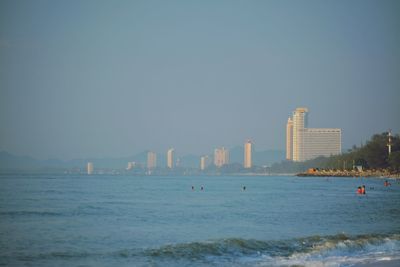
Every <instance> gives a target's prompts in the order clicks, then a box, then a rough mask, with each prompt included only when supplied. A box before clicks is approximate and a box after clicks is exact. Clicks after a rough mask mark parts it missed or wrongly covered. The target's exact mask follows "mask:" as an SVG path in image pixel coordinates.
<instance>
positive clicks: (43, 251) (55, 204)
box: [0, 174, 400, 266]
mask: <svg viewBox="0 0 400 267" xmlns="http://www.w3.org/2000/svg"><path fill="white" fill-rule="evenodd" d="M391 183H392V186H391V187H384V186H383V180H382V179H373V178H368V179H365V178H364V179H360V178H329V179H327V178H298V177H289V176H266V177H265V176H232V177H231V176H216V177H207V176H201V177H156V176H145V177H138V176H104V175H101V176H100V175H99V176H96V175H95V176H72V175H16V174H13V175H1V176H0V265H7V266H78V265H79V266H112V265H114V266H196V265H198V266H204V265H215V266H223V265H226V266H233V265H237V266H256V265H257V266H264V265H263V264H266V265H265V266H270V265H279V266H285V265H288V266H289V265H291V264H292V263H293V262H292V260H293V257H299V255H303V256H302V258H301V261H302V262H300V265H301V264H304V265H307V261H308V260H315V257H314V254H315V253H317V252H316V250H315V248H316V247H317V246H316V245H321V246H322V247H323V246H327V245H326V244H327V242H330V243H333V244H334V249H338V247H340V246H342V243H343V244H344V245H345V246H346V248H345V249H344V250H343V249H341V250H339V251H336V250H335V253H334V255H333V256H334V257H336V258H337V257H342V256H343V255H344V256H345V257H347V258H348V257H349V256H351V255H356V254H357V255H358V254H363V253H364V254H365V255H364V256H365V257H366V258H368V257H369V256H368V255H372V256H371V257H372V258H374V257H376V254H373V252H374V251H375V250H376V251H377V253H378V254H379V255H382V254H388V255H389V256H390V255H392V254H396V253H398V252H399V251H400V250H399V237H398V234H399V233H400V205H399V204H400V185H399V183H397V182H396V181H394V180H393V181H391ZM362 184H365V185H366V188H367V194H366V195H365V196H360V195H357V194H356V193H355V192H356V189H357V187H358V186H360V185H362ZM192 186H193V187H194V190H192ZM201 186H203V188H204V190H200V188H201ZM243 186H246V190H243ZM352 242H353V243H352ZM388 242H391V243H388ZM354 244H356V245H354ZM371 246H374V248H373V249H371ZM353 247H354V248H353ZM321 251H322V252H321ZM321 251H320V250H318V257H317V258H318V259H319V260H322V261H328V260H330V261H332V260H333V261H332V262H334V263H337V266H347V265H348V266H351V264H352V261H340V260H342V258H343V257H344V256H343V257H342V258H341V259H336V258H332V257H333V256H332V253H331V254H329V253H327V251H332V248H331V247H323V248H322V249H321ZM313 253H314V254H313ZM371 253H372V254H371ZM342 254H343V255H342ZM367 254H368V255H367ZM304 255H306V256H304ZM367 256H368V257H367ZM313 257H314V258H313ZM324 257H325V258H324ZM371 257H369V258H368V259H371ZM310 258H311V259H310ZM361 258H362V257H361ZM296 259H297V258H296ZM278 260H280V261H278ZM282 260H285V261H286V262H285V261H282ZM339 262H340V263H339ZM295 264H298V262H295ZM333 266H334V265H333Z"/></svg>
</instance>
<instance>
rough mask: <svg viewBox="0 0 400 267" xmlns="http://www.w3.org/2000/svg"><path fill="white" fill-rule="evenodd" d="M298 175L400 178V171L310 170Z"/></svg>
mask: <svg viewBox="0 0 400 267" xmlns="http://www.w3.org/2000/svg"><path fill="white" fill-rule="evenodd" d="M296 176H298V177H354V178H358V177H371V178H372V177H374V178H383V179H384V178H394V179H400V173H390V172H389V171H386V170H383V171H361V172H358V171H334V170H329V171H326V170H322V171H318V170H317V171H312V172H310V171H308V172H302V173H298V174H296Z"/></svg>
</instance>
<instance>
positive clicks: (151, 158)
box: [147, 151, 157, 170]
mask: <svg viewBox="0 0 400 267" xmlns="http://www.w3.org/2000/svg"><path fill="white" fill-rule="evenodd" d="M156 167H157V154H156V152H153V151H149V152H147V169H149V170H152V169H154V168H156Z"/></svg>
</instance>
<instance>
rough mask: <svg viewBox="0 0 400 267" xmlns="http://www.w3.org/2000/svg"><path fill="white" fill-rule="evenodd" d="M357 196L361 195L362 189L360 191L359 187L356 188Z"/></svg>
mask: <svg viewBox="0 0 400 267" xmlns="http://www.w3.org/2000/svg"><path fill="white" fill-rule="evenodd" d="M357 194H359V195H361V194H362V189H361V186H359V187H358V188H357Z"/></svg>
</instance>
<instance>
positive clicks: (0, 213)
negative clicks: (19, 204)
mask: <svg viewBox="0 0 400 267" xmlns="http://www.w3.org/2000/svg"><path fill="white" fill-rule="evenodd" d="M60 215H62V214H61V213H59V212H51V211H26V210H21V211H0V216H60Z"/></svg>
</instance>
